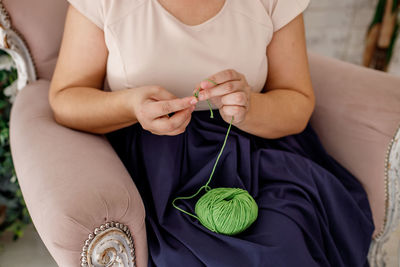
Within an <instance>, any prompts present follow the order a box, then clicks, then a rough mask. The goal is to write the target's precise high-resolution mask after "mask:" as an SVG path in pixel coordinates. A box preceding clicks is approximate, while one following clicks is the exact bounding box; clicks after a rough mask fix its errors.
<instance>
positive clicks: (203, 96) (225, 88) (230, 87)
mask: <svg viewBox="0 0 400 267" xmlns="http://www.w3.org/2000/svg"><path fill="white" fill-rule="evenodd" d="M242 87H243V86H242V82H241V81H231V82H226V83H223V84H220V85H218V86H216V87H213V88H210V89H204V90H201V91H200V92H199V95H198V96H199V101H203V100H207V99H210V98H212V97H216V96H223V95H226V94H231V93H233V92H235V91H238V90H239V89H241V88H242Z"/></svg>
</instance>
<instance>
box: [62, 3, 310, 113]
mask: <svg viewBox="0 0 400 267" xmlns="http://www.w3.org/2000/svg"><path fill="white" fill-rule="evenodd" d="M67 1H69V2H70V3H71V4H72V5H73V6H74V7H75V8H76V9H77V10H79V11H80V12H81V13H82V14H83V15H85V16H86V17H87V18H88V19H90V20H91V21H92V22H93V23H95V24H96V25H97V26H98V27H100V28H101V29H103V31H104V35H105V41H106V45H107V47H108V50H109V56H108V62H107V76H106V80H107V82H108V86H109V88H110V89H111V90H113V91H114V90H120V89H125V88H134V87H139V86H144V85H160V86H163V87H164V88H166V89H167V90H168V91H170V92H171V93H173V94H175V95H176V96H177V97H184V96H189V95H191V94H192V92H193V90H194V89H195V86H196V84H198V83H199V82H201V81H202V80H203V79H206V78H207V77H209V76H211V75H213V74H215V73H217V72H219V71H222V70H224V69H228V68H232V69H235V70H237V71H239V72H241V73H243V74H244V75H245V76H246V78H247V81H248V83H249V85H250V86H251V87H252V90H253V91H255V92H260V91H261V90H262V88H263V86H264V84H265V81H266V77H267V71H268V64H267V57H266V47H267V45H268V44H269V42H270V41H271V38H272V35H273V32H275V31H277V30H279V29H280V28H281V27H283V26H284V25H286V24H287V23H289V22H290V21H291V20H292V19H294V18H295V17H296V16H297V15H299V14H300V13H301V12H303V11H304V9H305V8H306V7H307V5H308V3H309V1H310V0H225V3H224V6H223V7H222V9H221V10H220V11H219V12H218V13H217V15H215V16H214V17H212V18H211V19H209V20H207V21H206V22H204V23H202V24H199V25H195V26H190V25H187V24H184V23H183V22H181V21H180V20H178V19H177V18H176V17H174V16H173V15H172V14H171V13H169V12H168V11H167V10H166V9H165V8H164V7H163V6H162V5H161V4H160V3H159V2H158V1H157V0H67ZM221 1H222V0H221ZM207 108H208V106H207V103H205V102H204V101H203V102H200V103H199V104H197V108H196V109H197V110H204V109H207Z"/></svg>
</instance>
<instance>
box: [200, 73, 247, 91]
mask: <svg viewBox="0 0 400 267" xmlns="http://www.w3.org/2000/svg"><path fill="white" fill-rule="evenodd" d="M241 79H242V77H241V76H240V74H239V73H238V72H237V71H235V70H233V69H227V70H223V71H221V72H218V73H217V74H214V75H213V76H211V77H209V78H208V79H206V80H204V81H202V82H201V83H200V86H201V88H203V89H208V88H212V87H214V86H216V85H218V84H221V83H225V82H228V81H239V80H241ZM210 80H211V81H210ZM213 82H214V83H216V84H214V83H213Z"/></svg>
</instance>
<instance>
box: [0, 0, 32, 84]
mask: <svg viewBox="0 0 400 267" xmlns="http://www.w3.org/2000/svg"><path fill="white" fill-rule="evenodd" d="M0 49H2V50H4V51H5V52H7V53H8V54H9V55H10V56H11V58H12V59H13V60H14V62H15V65H16V68H17V72H18V80H17V88H18V90H22V88H24V87H25V85H26V84H27V83H29V82H32V81H36V79H37V77H36V71H35V65H34V63H33V60H32V57H31V54H30V52H29V49H28V46H27V44H26V42H25V41H24V39H23V37H22V35H21V34H19V33H18V31H17V30H16V29H14V28H13V27H12V25H11V19H10V16H9V14H8V12H7V10H6V9H5V8H4V5H3V3H2V2H1V1H0Z"/></svg>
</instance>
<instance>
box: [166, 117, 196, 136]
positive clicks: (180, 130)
mask: <svg viewBox="0 0 400 267" xmlns="http://www.w3.org/2000/svg"><path fill="white" fill-rule="evenodd" d="M191 119H192V116H189V117H188V118H187V120H186V121H185V122H184V123H183V124H182V125H181V126H180V127H179V128H178V129H176V130H175V131H172V132H169V133H167V134H166V135H178V134H181V133H183V132H185V130H186V127H187V126H188V125H189V123H190V121H191Z"/></svg>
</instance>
